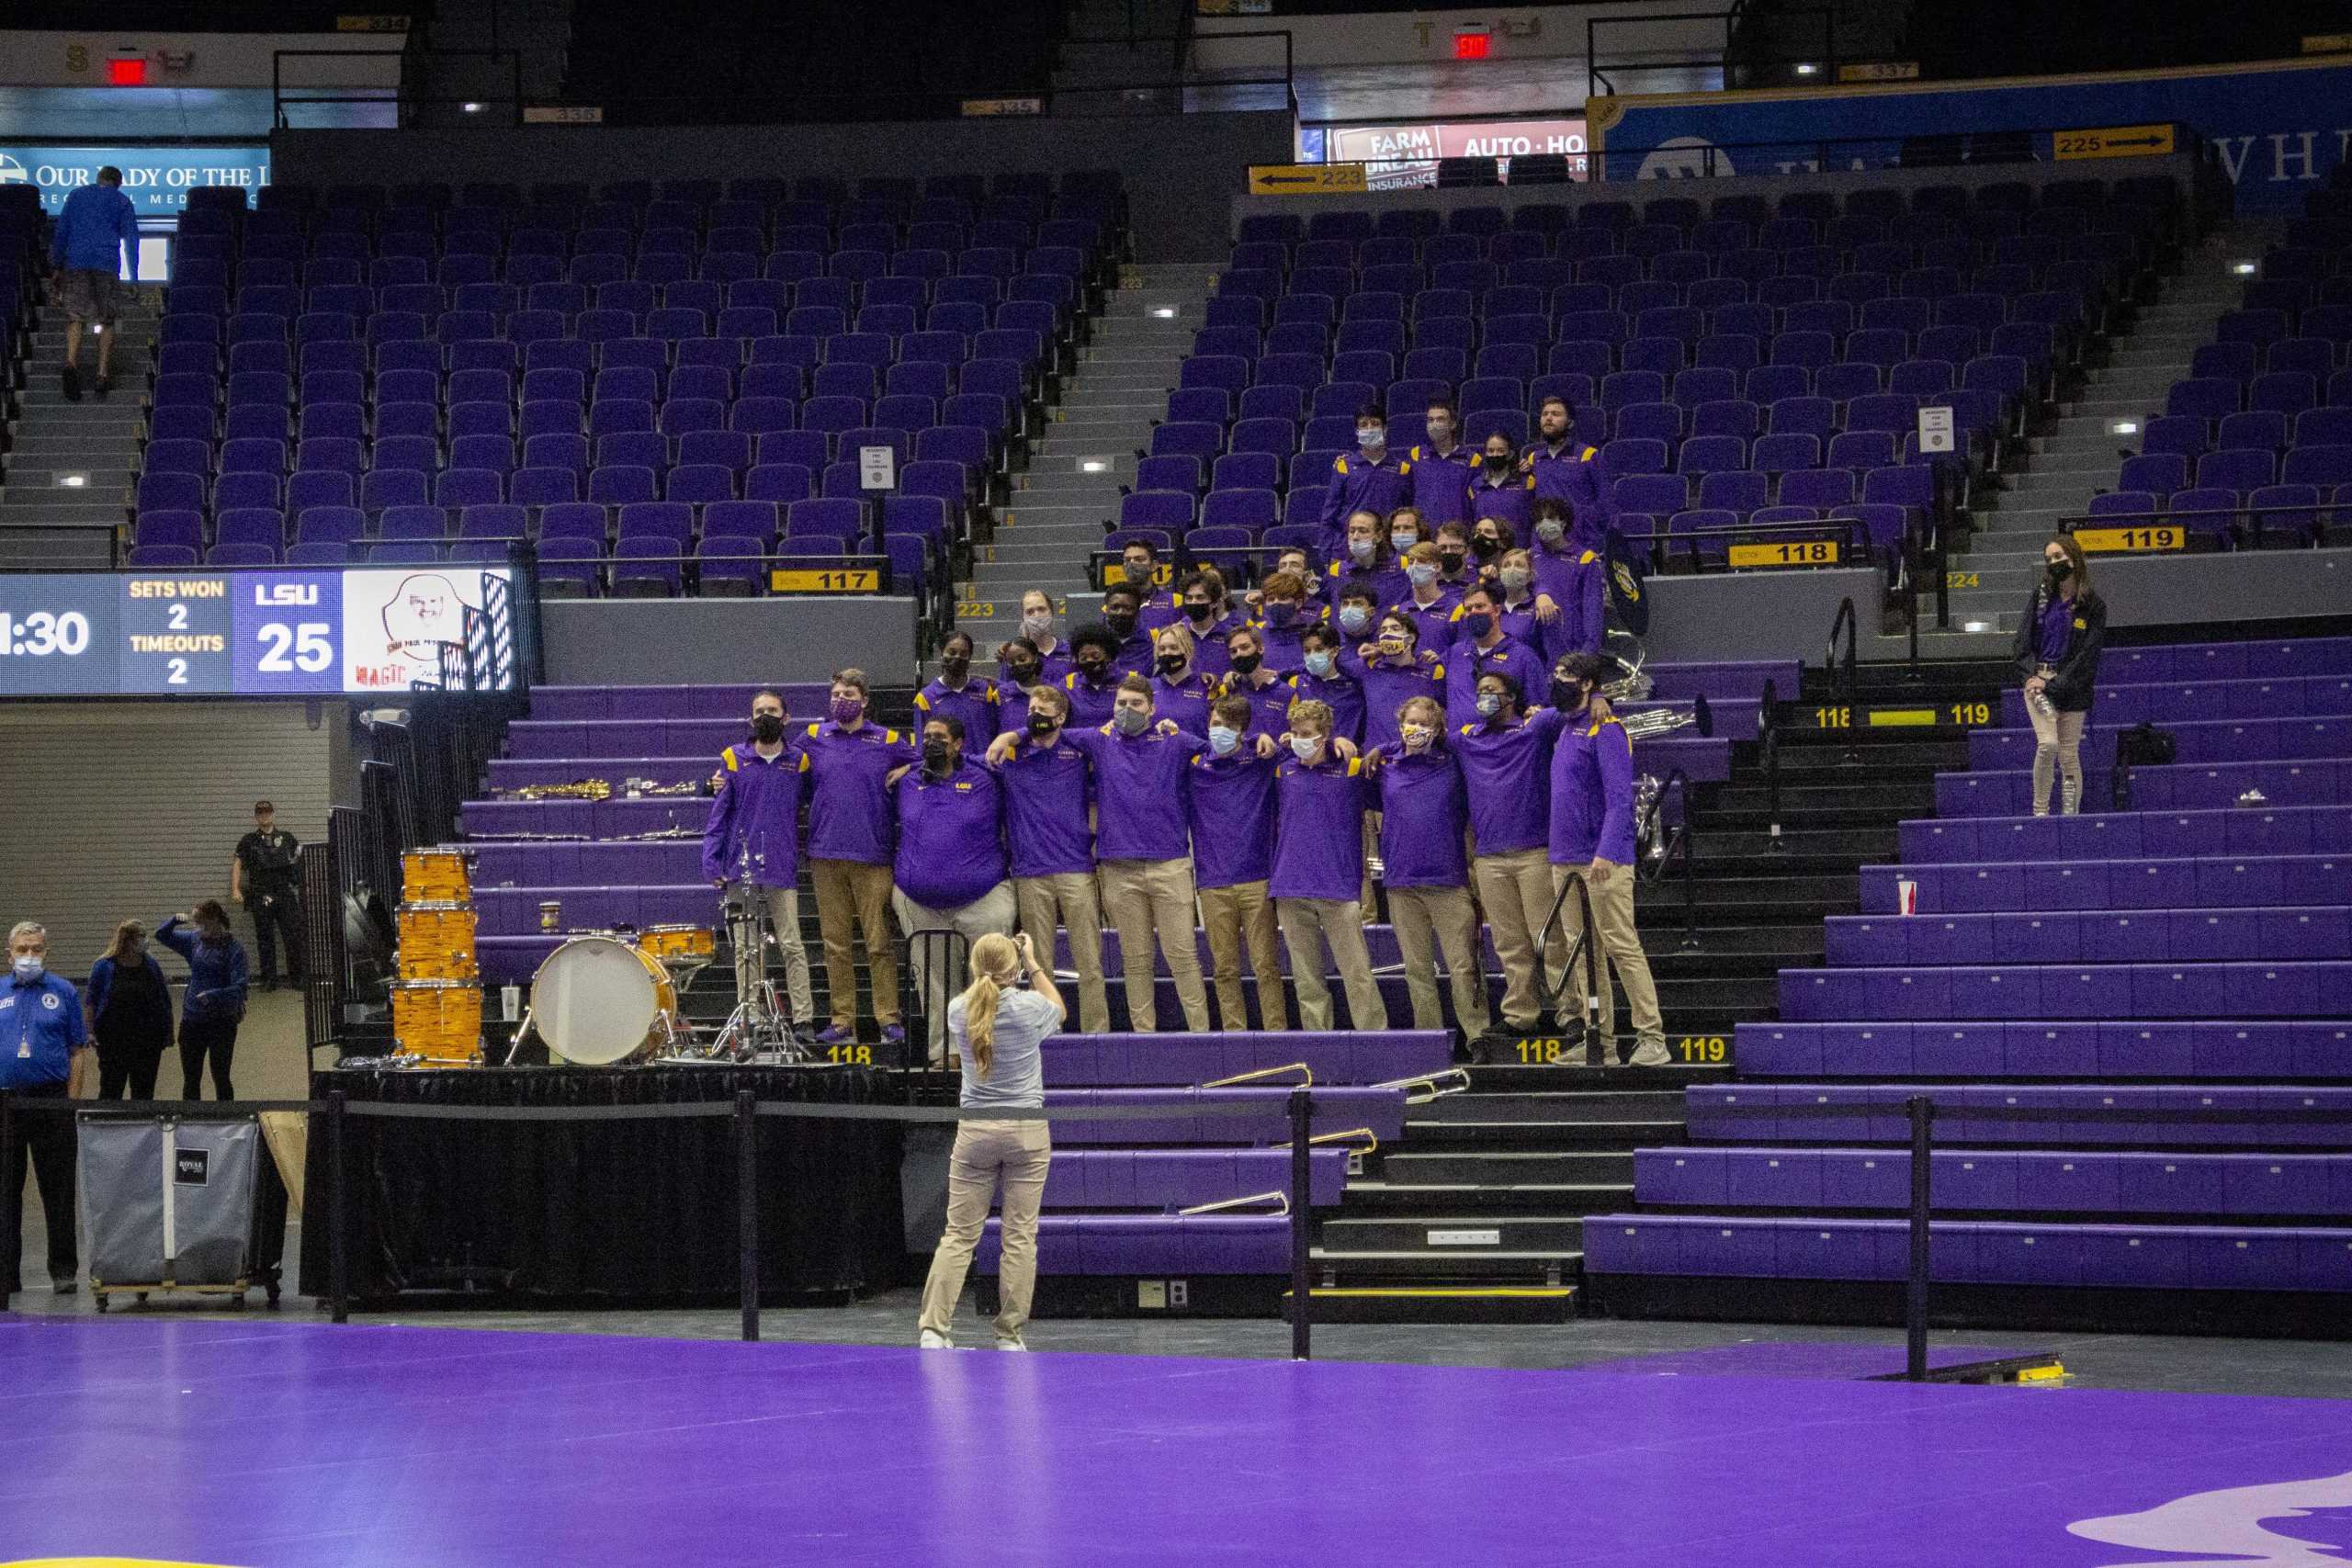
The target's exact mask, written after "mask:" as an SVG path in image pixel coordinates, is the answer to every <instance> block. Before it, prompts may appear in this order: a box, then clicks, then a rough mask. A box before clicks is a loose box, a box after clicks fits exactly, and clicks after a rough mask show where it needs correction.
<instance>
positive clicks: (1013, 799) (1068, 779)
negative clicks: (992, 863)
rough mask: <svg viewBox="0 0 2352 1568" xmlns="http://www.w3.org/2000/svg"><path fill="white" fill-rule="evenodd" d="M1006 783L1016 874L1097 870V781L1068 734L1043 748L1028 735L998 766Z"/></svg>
mask: <svg viewBox="0 0 2352 1568" xmlns="http://www.w3.org/2000/svg"><path fill="white" fill-rule="evenodd" d="M996 776H997V777H998V778H999V779H1000V780H1001V781H1003V784H1004V830H1005V837H1006V838H1007V839H1009V840H1012V874H1013V875H1015V876H1060V875H1062V874H1066V873H1069V872H1074V871H1092V870H1093V869H1094V828H1093V825H1092V819H1091V818H1090V817H1089V816H1088V815H1087V813H1088V812H1089V810H1090V809H1091V807H1093V805H1094V778H1093V773H1092V771H1091V769H1090V768H1089V767H1088V765H1087V761H1086V753H1085V751H1084V750H1082V749H1080V747H1078V746H1077V745H1074V744H1072V743H1071V741H1070V739H1069V736H1068V735H1067V734H1065V735H1064V736H1063V737H1062V738H1061V739H1058V740H1057V741H1056V742H1055V743H1054V744H1053V745H1051V746H1040V745H1038V744H1037V743H1036V742H1035V741H1034V740H1031V739H1029V738H1028V737H1027V735H1026V734H1025V733H1024V734H1023V737H1022V739H1021V743H1020V745H1019V746H1017V747H1016V748H1015V749H1014V750H1013V753H1012V756H1011V757H1009V758H1007V759H1006V760H1005V761H1002V762H1001V763H999V764H998V766H997V770H996Z"/></svg>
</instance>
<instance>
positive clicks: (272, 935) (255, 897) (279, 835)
mask: <svg viewBox="0 0 2352 1568" xmlns="http://www.w3.org/2000/svg"><path fill="white" fill-rule="evenodd" d="M301 852H302V843H301V840H299V839H297V838H295V836H294V835H293V834H291V833H289V832H287V831H286V830H285V829H282V828H280V827H278V826H277V807H274V806H272V805H271V804H270V803H269V802H268V801H266V800H256V801H254V830H253V831H252V832H250V833H247V834H246V835H245V836H244V837H243V838H242V839H239V840H237V853H236V856H235V858H234V859H233V860H232V861H231V862H230V863H229V897H230V898H231V899H232V900H233V901H234V902H237V903H240V904H243V906H244V907H245V912H246V913H247V914H250V915H251V916H252V917H253V919H254V937H255V938H256V939H257V940H258V941H259V942H260V944H261V987H262V989H263V990H265V991H269V990H275V989H277V943H278V941H279V939H280V938H283V939H284V940H285V942H286V977H287V979H288V981H290V982H291V983H293V984H294V985H297V986H300V984H301V983H302V891H301V883H300V871H299V869H298V862H299V859H300V855H301Z"/></svg>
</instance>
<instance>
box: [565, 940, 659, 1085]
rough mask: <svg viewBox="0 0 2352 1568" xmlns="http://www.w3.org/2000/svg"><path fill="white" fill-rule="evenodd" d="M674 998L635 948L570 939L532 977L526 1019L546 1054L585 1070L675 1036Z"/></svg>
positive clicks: (653, 964) (642, 1052)
mask: <svg viewBox="0 0 2352 1568" xmlns="http://www.w3.org/2000/svg"><path fill="white" fill-rule="evenodd" d="M677 1010H678V993H677V990H676V988H675V987H673V986H672V985H671V984H670V976H669V972H668V971H666V970H664V969H663V968H662V961H661V960H660V959H658V958H655V957H654V956H653V955H652V954H650V953H646V952H643V951H642V950H640V949H639V947H638V946H637V945H636V943H634V942H623V941H621V940H620V939H619V938H618V937H610V936H576V937H573V938H572V939H571V941H570V942H565V943H564V944H563V945H562V946H560V947H559V948H557V949H556V950H555V951H554V952H553V953H548V956H547V962H545V963H544V964H540V965H539V969H538V973H537V974H536V975H534V976H531V1017H532V1019H533V1021H535V1022H536V1023H537V1026H538V1031H539V1036H540V1038H542V1039H544V1040H545V1041H546V1042H547V1043H548V1051H549V1052H550V1053H551V1054H553V1055H556V1056H559V1057H560V1058H562V1059H563V1060H564V1061H567V1062H574V1063H578V1064H580V1065H582V1066H594V1067H602V1066H611V1065H613V1064H614V1063H616V1062H627V1061H632V1060H634V1059H636V1058H638V1057H639V1056H647V1055H652V1054H653V1052H654V1051H656V1050H658V1049H659V1048H661V1047H662V1045H664V1044H666V1043H669V1042H670V1041H671V1040H672V1039H673V1038H674V1036H675V1034H676V1033H677V1030H676V1019H677Z"/></svg>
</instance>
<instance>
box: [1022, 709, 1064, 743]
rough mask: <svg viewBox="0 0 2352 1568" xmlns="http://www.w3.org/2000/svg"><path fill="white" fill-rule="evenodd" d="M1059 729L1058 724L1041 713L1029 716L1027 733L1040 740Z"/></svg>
mask: <svg viewBox="0 0 2352 1568" xmlns="http://www.w3.org/2000/svg"><path fill="white" fill-rule="evenodd" d="M1058 728H1061V726H1060V724H1058V723H1057V721H1055V720H1054V719H1051V718H1048V717H1047V716H1045V715H1044V714H1042V713H1033V714H1031V715H1030V716H1029V733H1030V734H1031V735H1033V736H1035V738H1036V739H1040V740H1043V739H1045V738H1046V736H1048V735H1051V734H1052V733H1053V732H1054V731H1055V730H1057V729H1058Z"/></svg>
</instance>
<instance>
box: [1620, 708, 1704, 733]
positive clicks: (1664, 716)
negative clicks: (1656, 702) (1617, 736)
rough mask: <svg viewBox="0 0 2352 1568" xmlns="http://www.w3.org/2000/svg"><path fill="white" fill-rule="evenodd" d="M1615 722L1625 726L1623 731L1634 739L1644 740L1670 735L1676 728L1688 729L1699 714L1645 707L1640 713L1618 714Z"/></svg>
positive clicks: (1696, 721) (1696, 720)
mask: <svg viewBox="0 0 2352 1568" xmlns="http://www.w3.org/2000/svg"><path fill="white" fill-rule="evenodd" d="M1617 722H1618V723H1619V724H1622V725H1623V726H1624V727H1625V733H1626V734H1627V735H1629V736H1631V737H1632V738H1633V739H1635V740H1646V739H1650V738H1652V737H1654V736H1659V735H1671V734H1673V733H1674V732H1675V731H1676V730H1678V729H1688V728H1691V726H1692V725H1694V724H1697V723H1698V722H1699V716H1698V715H1697V714H1695V713H1677V712H1675V711H1674V710H1673V709H1672V708H1645V709H1643V710H1642V711H1641V712H1640V713H1627V714H1620V715H1618V716H1617Z"/></svg>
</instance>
